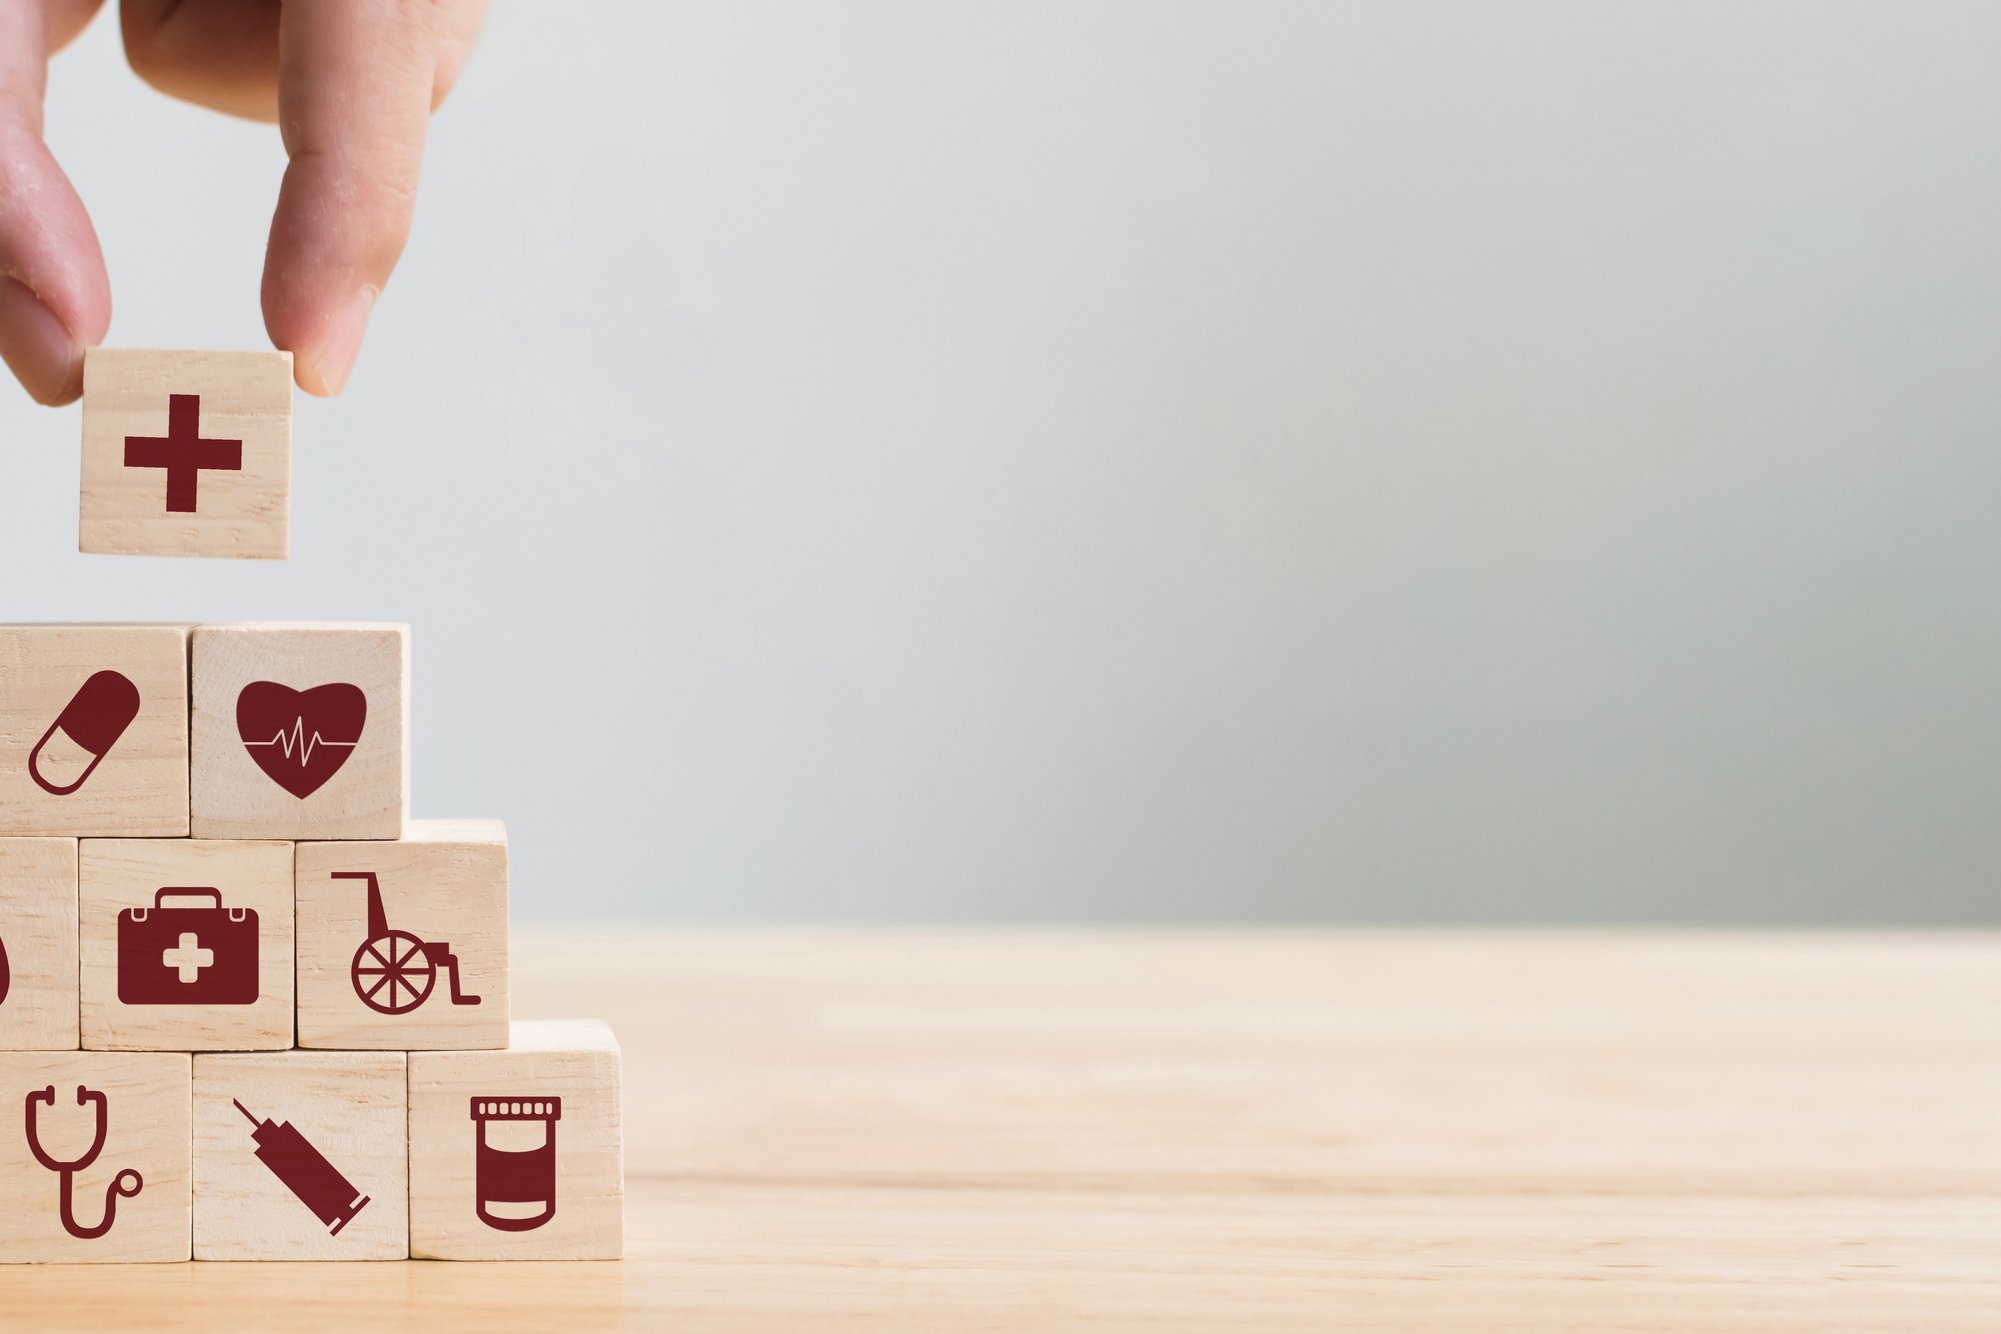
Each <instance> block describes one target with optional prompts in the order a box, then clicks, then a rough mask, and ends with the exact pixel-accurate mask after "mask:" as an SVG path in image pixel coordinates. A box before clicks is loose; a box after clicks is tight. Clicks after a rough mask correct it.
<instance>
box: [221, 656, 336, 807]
mask: <svg viewBox="0 0 2001 1334" xmlns="http://www.w3.org/2000/svg"><path fill="white" fill-rule="evenodd" d="M367 721H368V696H366V695H364V694H362V693H361V687H359V686H351V685H348V684H347V683H345V682H335V683H333V684H331V685H323V686H314V687H313V688H312V689H311V690H294V689H292V687H290V686H281V685H279V684H278V683H277V682H276V681H252V682H251V683H250V684H249V685H247V686H245V687H243V693H242V694H240V695H238V696H237V697H236V734H237V735H238V736H240V737H242V738H243V748H244V749H245V750H247V751H249V752H250V758H251V759H253V760H255V761H257V767H258V768H260V769H262V770H263V771H264V775H265V777H267V778H269V779H270V780H271V781H272V782H274V783H276V784H277V785H278V786H279V787H282V788H284V789H285V790H286V791H287V792H289V793H291V794H292V795H293V796H295V797H297V798H299V799H300V800H301V801H303V800H305V799H306V798H307V797H310V796H312V795H313V793H315V792H317V791H319V790H320V787H321V785H322V784H324V783H325V782H326V781H327V779H329V778H332V777H333V776H334V775H335V774H336V773H338V772H340V767H341V766H342V765H343V764H346V763H347V757H348V756H349V755H352V754H353V753H354V748H355V746H357V745H359V744H360V742H361V728H362V725H363V724H364V723H366V722H367Z"/></svg>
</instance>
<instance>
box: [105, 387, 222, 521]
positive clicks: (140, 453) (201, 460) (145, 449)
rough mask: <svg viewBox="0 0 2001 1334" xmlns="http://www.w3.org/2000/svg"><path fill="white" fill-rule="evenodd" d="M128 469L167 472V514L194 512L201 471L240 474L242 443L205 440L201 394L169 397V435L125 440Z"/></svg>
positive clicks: (132, 436) (135, 437) (141, 436)
mask: <svg viewBox="0 0 2001 1334" xmlns="http://www.w3.org/2000/svg"><path fill="white" fill-rule="evenodd" d="M125 466H126V467H128V468H165V469H166V470H167V513H169V514H193V513H194V512H195V484H196V483H197V482H198V481H199V480H200V478H201V474H202V469H204V468H211V469H214V470H216V471H218V472H240V471H242V468H243V442H242V441H241V440H204V439H202V435H201V395H200V394H169V395H167V433H166V434H165V435H128V436H126V437H125Z"/></svg>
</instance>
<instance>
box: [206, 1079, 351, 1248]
mask: <svg viewBox="0 0 2001 1334" xmlns="http://www.w3.org/2000/svg"><path fill="white" fill-rule="evenodd" d="M230 1102H232V1103H234V1104H235V1106H236V1110H237V1111H239V1112H242V1113H243V1115H244V1117H245V1118H246V1119H248V1120H249V1122H250V1124H251V1127H252V1129H251V1131H250V1139H251V1142H252V1143H254V1144H255V1145H256V1146H257V1157H258V1160H259V1161H260V1162H262V1163H263V1164H264V1165H265V1166H266V1167H268V1168H270V1169H271V1175H272V1176H274V1177H277V1178H278V1180H280V1181H282V1182H283V1183H284V1184H285V1189H286V1190H289V1191H291V1192H292V1194H294V1195H296V1196H298V1197H299V1203H301V1204H303V1205H305V1206H306V1207H307V1208H308V1209H311V1210H312V1211H313V1212H314V1213H315V1214H317V1215H319V1219H320V1221H321V1222H322V1223H325V1224H326V1225H327V1233H328V1235H329V1236H336V1237H337V1236H339V1235H340V1230H341V1229H342V1228H344V1227H346V1226H347V1225H348V1223H349V1221H350V1220H352V1219H353V1218H354V1216H355V1215H356V1214H358V1213H360V1212H361V1207H362V1206H363V1205H364V1204H367V1203H368V1197H367V1196H366V1195H363V1194H362V1193H361V1192H360V1191H358V1190H356V1189H355V1188H354V1187H353V1186H352V1185H350V1184H349V1183H348V1179H347V1178H346V1177H344V1176H342V1175H341V1174H340V1172H339V1171H337V1170H336V1169H335V1167H334V1165H333V1164H332V1163H330V1162H328V1161H327V1160H326V1157H325V1155H323V1154H321V1152H320V1151H319V1150H318V1149H316V1148H314V1147H313V1146H312V1145H311V1144H310V1143H308V1142H307V1140H306V1137H305V1136H304V1135H301V1134H300V1133H299V1132H298V1130H297V1129H295V1128H294V1127H293V1125H292V1123H291V1122H290V1121H275V1122H274V1121H268V1120H266V1121H259V1120H258V1119H257V1118H256V1117H254V1116H251V1114H250V1109H249V1108H248V1107H245V1106H244V1105H243V1104H242V1103H240V1102H237V1101H236V1099H234V1098H231V1099H230Z"/></svg>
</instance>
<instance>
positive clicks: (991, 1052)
mask: <svg viewBox="0 0 2001 1334" xmlns="http://www.w3.org/2000/svg"><path fill="white" fill-rule="evenodd" d="M515 950H516V959H517V967H516V974H515V992H514V994H515V1008H516V1013H517V1014H521V1015H533V1014H555V1015H583V1014H596V1015H604V1016H607V1017H609V1018H610V1019H611V1021H612V1023H613V1025H614V1026H615V1027H616V1028H617V1030H618V1033H619V1035H620V1038H621V1040H622V1042H623V1044H624V1049H625V1063H626V1064H625V1078H626V1155H627V1156H626V1170H627V1174H628V1192H629V1194H628V1202H627V1228H628V1242H627V1253H628V1259H627V1260H626V1261H625V1262H624V1263H623V1264H539V1265H538V1264H525V1265H453V1264H375V1265H222V1264H202V1265H173V1266H76V1267H65V1268H55V1267H51V1268H27V1267H23V1268H10V1269H6V1270H4V1271H0V1313H4V1314H0V1324H4V1325H5V1327H6V1328H9V1329H16V1328H19V1329H31V1328H32V1329H42V1328H89V1329H102V1328H111V1327H118V1326H123V1325H143V1326H144V1327H146V1328H151V1329H187V1330H196V1329H210V1328H224V1327H228V1328H257V1329H281V1328H284V1329H290V1328H332V1327H336V1326H337V1327H339V1328H342V1329H344V1330H349V1331H354V1332H355V1334H365V1332H366V1331H374V1330H390V1329H403V1328H426V1329H439V1328H448V1327H454V1326H456V1325H458V1324H461V1323H462V1324H464V1325H466V1326H468V1327H472V1328H478V1329H481V1330H502V1329H563V1330H582V1329H610V1328H632V1329H676V1330H691V1331H693V1330H746V1331H748V1330H773V1331H807V1330H815V1331H817V1330H824V1329H842V1330H847V1329H907V1330H958V1329H1001V1328H1040V1329H1078V1328H1091V1329H1119V1328H1157V1329H1181V1330H1218V1329H1259V1330H1326V1329H1457V1330H1481V1331H1496V1330H1522V1331H1549V1330H1563V1329H1577V1330H1587V1329H1588V1330H1606V1329H1620V1330H1629V1329H1683V1330H1687V1329H1746V1330H1752V1329H1755V1330H1833V1329H1852V1330H1878V1329H1880V1330H1926V1331H1940V1330H1979V1331H1983V1332H1985V1331H1993V1330H1996V1329H2001V1059H1997V1058H2001V938H1996V937H1994V936H1945V935H1913V936H1842V935H1818V936H1817V935H1788V936H1755V935H1636V934H1627V935H1619V934H1568V935H1560V934H1501V933H1495V934H1466V933H1456V934H1433V935H1426V934H1412V933H1399V934H1370V933H1303V932H1293V933H1224V932H1194V931H1191V932H1069V931H1048V932H1039V933H1038V932H1022V931H1011V932H973V931H964V932H931V933H873V934H870V933H840V934H804V933H793V934H758V933H748V932H746V933H716V932H708V933H698V934H691V933H687V932H666V931H657V930H655V931H648V932H628V933H623V934H610V933H607V934H601V935H581V934H554V933H549V932H536V931H528V930H523V931H519V932H517V934H516V943H515Z"/></svg>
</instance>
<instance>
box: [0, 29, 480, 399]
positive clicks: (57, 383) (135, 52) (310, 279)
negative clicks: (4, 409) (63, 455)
mask: <svg viewBox="0 0 2001 1334" xmlns="http://www.w3.org/2000/svg"><path fill="white" fill-rule="evenodd" d="M101 3H102V0H0V358H4V359H5V361H6V362H7V365H8V367H9V368H11V369H12V370H13V372H14V375H15V377H16V378H17V379H19V380H20V382H21V384H22V385H23V386H24V387H25V388H26V389H27V391H28V392H29V393H30V394H31V395H33V396H34V398H35V399H36V400H37V401H38V402H42V403H49V404H56V403H68V402H70V401H72V400H74V399H75V398H76V397H77V396H78V395H79V394H81V393H82V392H83V349H85V348H86V347H94V346H96V345H97V344H98V343H99V342H100V341H102V339H103V338H104V333H105V329H106V327H107V326H108V325H109V324H110V323H111V284H110V280H109V279H108V278H107V277H106V275H105V271H104V254H103V252H102V251H101V250H100V249H99V248H98V244H97V233H96V232H95V231H93V230H92V228H91V225H90V216H89V215H88V214H87V213H86V212H85V211H84V207H83V201H82V200H80V199H79V198H77V194H76V190H75V188H74V187H72V186H71V185H70V183H69V178H68V177H66V176H64V175H63V172H62V168H60V167H58V166H57V165H56V161H55V159H54V158H53V157H52V156H51V155H50V154H49V150H48V146H47V145H46V144H44V143H43V142H42V94H43V90H44V88H45V87H46V85H47V78H48V58H49V57H50V56H51V55H53V54H54V53H55V52H56V51H59V50H61V49H62V48H63V47H64V46H65V45H67V44H68V43H69V42H70V40H71V39H73V38H74V37H75V36H76V35H77V34H78V33H79V32H81V31H82V30H83V28H84V25H85V24H87V23H89V22H90V19H91V16H92V15H93V14H95V13H96V12H97V8H98V6H99V5H100V4H101ZM485 9H486V3H485V0H428V2H426V0H285V3H283V4H280V3H279V0H123V5H122V7H121V9H120V13H119V19H120V23H121V26H122V28H123V29H124V36H125V55H126V58H127V59H128V60H130V61H131V63H132V68H133V70H134V71H136V72H137V73H138V75H139V77H140V78H142V79H144V80H145V81H146V82H147V83H149V84H151V85H153V86H154V87H155V88H157V89H159V90H160V91H161V92H164V93H167V94H168V95H170V96H173V97H178V98H183V99H185V100H186V101H189V102H194V103H197V104H199V105H201V106H205V107H213V108H214V109H215V110H217V111H224V112H228V113H229V114H231V115H236V116H246V117H250V118H252V119H256V120H267V121H268V120H275V121H277V122H278V125H279V131H280V133H281V135H282V136H283V138H284V142H285V152H286V154H287V156H288V157H289V158H290V160H291V161H290V165H288V166H287V167H286V169H285V180H284V184H283V185H282V186H280V188H279V191H278V209H277V213H276V214H275V215H274V216H273V217H272V219H271V240H270V244H269V247H268V248H267V250H266V252H265V256H264V293H263V300H264V327H265V328H266V329H267V330H268V331H269V332H270V335H271V341H272V343H273V344H274V345H275V346H277V347H279V348H281V349H285V350H288V351H290V352H291V353H292V356H293V374H294V376H295V377H296V378H297V380H298V382H299V387H300V388H301V389H304V390H306V391H307V392H308V393H314V394H335V393H338V392H340V388H341V386H342V385H343V384H344V383H346V381H347V377H348V372H349V371H350V370H352V369H353V367H354V359H355V356H356V354H357V353H358V352H359V351H360V350H361V338H362V334H363V333H364V332H366V330H367V328H368V317H369V313H370V312H371V310H372V309H373V308H374V305H375V299H376V297H377V296H379V295H380V294H381V292H382V288H383V285H384V284H385V283H387V282H388V281H389V273H390V271H391V270H392V269H394V268H395V267H396V260H397V257H398V256H400V255H401V254H402V253H403V242H404V240H405V239H406V238H407V237H408V236H409V234H410V219H411V216H412V213H413V212H414V210H415V207H416V199H417V176H418V169H419V167H420V166H421V164H422V161H423V155H424V134H425V131H426V130H427V129H428V128H429V123H430V116H431V112H432V111H433V110H434V109H435V108H436V107H437V105H438V104H439V103H440V102H442V101H443V100H444V97H445V94H446V93H447V92H449V91H450V90H451V86H452V83H453V81H454V80H456V79H457V77H458V73H459V69H460V67H461V66H462V65H463V64H464V63H465V58H466V55H467V53H468V52H469V51H470V50H471V48H472V42H473V38H474V36H475V35H476V34H477V33H478V31H479V24H480V19H481V18H482V17H483V16H484V14H485Z"/></svg>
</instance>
